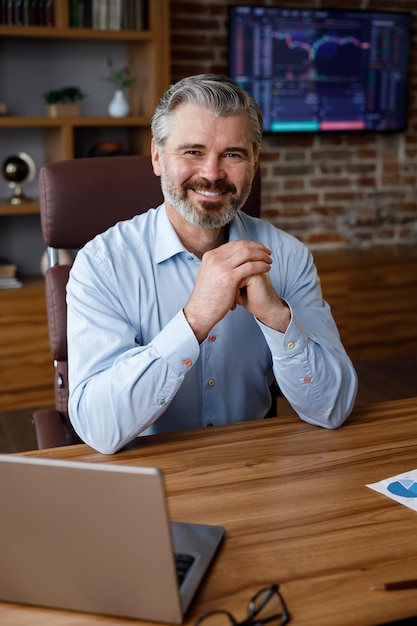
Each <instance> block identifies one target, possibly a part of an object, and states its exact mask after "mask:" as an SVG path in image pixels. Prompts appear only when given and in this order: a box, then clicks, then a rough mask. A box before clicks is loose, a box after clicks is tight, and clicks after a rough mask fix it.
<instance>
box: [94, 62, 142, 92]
mask: <svg viewBox="0 0 417 626" xmlns="http://www.w3.org/2000/svg"><path fill="white" fill-rule="evenodd" d="M107 67H108V68H109V70H110V74H109V75H108V76H102V77H101V79H102V80H105V81H106V82H108V83H112V84H113V85H114V86H115V87H116V89H127V88H128V87H131V86H132V85H134V84H135V82H136V76H133V75H132V74H131V73H130V70H129V66H128V65H125V66H124V67H120V68H119V69H116V68H115V67H114V65H113V60H112V59H107Z"/></svg>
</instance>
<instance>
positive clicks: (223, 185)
mask: <svg viewBox="0 0 417 626" xmlns="http://www.w3.org/2000/svg"><path fill="white" fill-rule="evenodd" d="M182 187H183V189H184V191H187V190H188V189H199V190H201V191H213V192H216V193H227V192H229V191H230V192H231V193H236V191H237V190H236V187H235V186H234V185H233V183H228V182H227V181H225V180H215V181H210V180H207V178H190V180H186V181H185V182H184V183H183V186H182Z"/></svg>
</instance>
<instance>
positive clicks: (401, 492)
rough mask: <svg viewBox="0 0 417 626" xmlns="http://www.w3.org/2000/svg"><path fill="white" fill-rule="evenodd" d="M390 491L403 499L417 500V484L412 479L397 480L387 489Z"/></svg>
mask: <svg viewBox="0 0 417 626" xmlns="http://www.w3.org/2000/svg"><path fill="white" fill-rule="evenodd" d="M387 489H388V491H389V492H390V493H392V494H394V495H396V496H401V497H402V498H417V482H415V481H414V480H412V479H411V478H402V479H401V480H395V481H394V482H392V483H390V484H389V485H388V487H387Z"/></svg>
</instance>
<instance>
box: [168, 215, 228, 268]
mask: <svg viewBox="0 0 417 626" xmlns="http://www.w3.org/2000/svg"><path fill="white" fill-rule="evenodd" d="M167 212H168V217H169V219H170V222H171V224H172V226H173V227H174V229H175V232H176V233H177V235H178V237H179V238H180V240H181V242H182V244H183V245H184V247H185V248H187V250H188V251H189V252H192V253H193V254H195V256H197V257H198V258H200V259H201V258H202V256H203V254H204V253H205V252H207V251H208V250H213V248H218V246H221V245H222V244H224V243H226V242H227V241H228V240H229V224H227V226H223V227H222V228H215V229H212V228H202V227H201V226H193V225H192V224H189V223H188V222H186V221H185V220H184V219H183V218H182V217H180V216H179V215H178V213H177V211H175V210H173V211H170V210H168V211H167Z"/></svg>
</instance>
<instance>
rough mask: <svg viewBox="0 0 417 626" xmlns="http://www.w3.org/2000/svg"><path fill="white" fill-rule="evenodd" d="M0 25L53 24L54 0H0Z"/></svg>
mask: <svg viewBox="0 0 417 626" xmlns="http://www.w3.org/2000/svg"><path fill="white" fill-rule="evenodd" d="M0 25H3V26H54V0H0Z"/></svg>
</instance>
